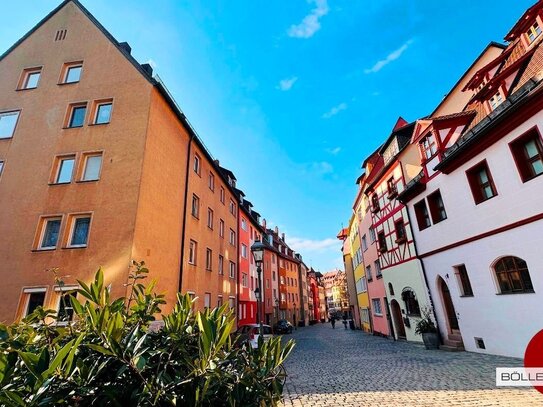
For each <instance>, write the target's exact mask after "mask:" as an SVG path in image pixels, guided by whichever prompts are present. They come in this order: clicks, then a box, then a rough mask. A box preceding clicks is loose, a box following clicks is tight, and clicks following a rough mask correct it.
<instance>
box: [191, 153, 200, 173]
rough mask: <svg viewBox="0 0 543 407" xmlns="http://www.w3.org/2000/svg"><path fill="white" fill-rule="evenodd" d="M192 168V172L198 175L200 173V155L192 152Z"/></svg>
mask: <svg viewBox="0 0 543 407" xmlns="http://www.w3.org/2000/svg"><path fill="white" fill-rule="evenodd" d="M192 169H193V170H194V172H195V173H196V174H198V175H200V156H199V155H198V154H194V162H193V164H192Z"/></svg>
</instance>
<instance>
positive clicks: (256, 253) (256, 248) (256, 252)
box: [251, 240, 266, 339]
mask: <svg viewBox="0 0 543 407" xmlns="http://www.w3.org/2000/svg"><path fill="white" fill-rule="evenodd" d="M265 247H266V246H264V244H263V243H262V242H261V241H259V240H257V241H256V242H254V243H253V245H252V246H251V252H252V253H253V258H254V259H255V264H256V274H257V276H258V287H257V288H256V290H255V297H256V315H257V318H258V324H259V328H260V330H259V331H260V338H262V339H264V337H263V336H262V335H263V329H262V316H261V315H260V313H261V312H262V297H261V293H262V262H263V261H264V248H265ZM257 290H258V296H257Z"/></svg>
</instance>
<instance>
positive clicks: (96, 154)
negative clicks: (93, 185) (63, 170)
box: [79, 151, 104, 182]
mask: <svg viewBox="0 0 543 407" xmlns="http://www.w3.org/2000/svg"><path fill="white" fill-rule="evenodd" d="M93 157H100V168H99V169H98V178H96V179H85V172H86V171H87V165H88V162H89V158H93ZM103 163H104V154H103V152H101V151H100V152H94V153H84V155H83V169H82V171H81V179H80V180H79V181H80V182H96V181H100V178H101V176H102V164H103Z"/></svg>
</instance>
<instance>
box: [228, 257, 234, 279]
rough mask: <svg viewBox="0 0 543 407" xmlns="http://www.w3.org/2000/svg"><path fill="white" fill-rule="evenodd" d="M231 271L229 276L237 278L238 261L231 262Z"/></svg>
mask: <svg viewBox="0 0 543 407" xmlns="http://www.w3.org/2000/svg"><path fill="white" fill-rule="evenodd" d="M228 271H229V273H228V276H229V277H230V278H236V263H234V262H233V261H231V262H230V267H229V270H228Z"/></svg>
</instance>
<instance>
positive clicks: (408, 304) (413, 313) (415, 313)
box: [401, 287, 421, 317]
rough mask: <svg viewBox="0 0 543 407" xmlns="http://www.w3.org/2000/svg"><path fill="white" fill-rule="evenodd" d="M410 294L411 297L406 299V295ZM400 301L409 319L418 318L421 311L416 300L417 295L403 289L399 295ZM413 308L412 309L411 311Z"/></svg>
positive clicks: (409, 289) (412, 291)
mask: <svg viewBox="0 0 543 407" xmlns="http://www.w3.org/2000/svg"><path fill="white" fill-rule="evenodd" d="M409 293H411V294H412V296H411V297H408V294H409ZM401 298H402V301H403V303H404V305H405V314H406V315H407V316H409V317H420V316H421V310H420V304H419V300H418V299H417V294H416V293H415V291H414V290H413V289H412V288H410V287H407V288H404V289H403V290H402V295H401ZM411 308H414V309H411Z"/></svg>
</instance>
